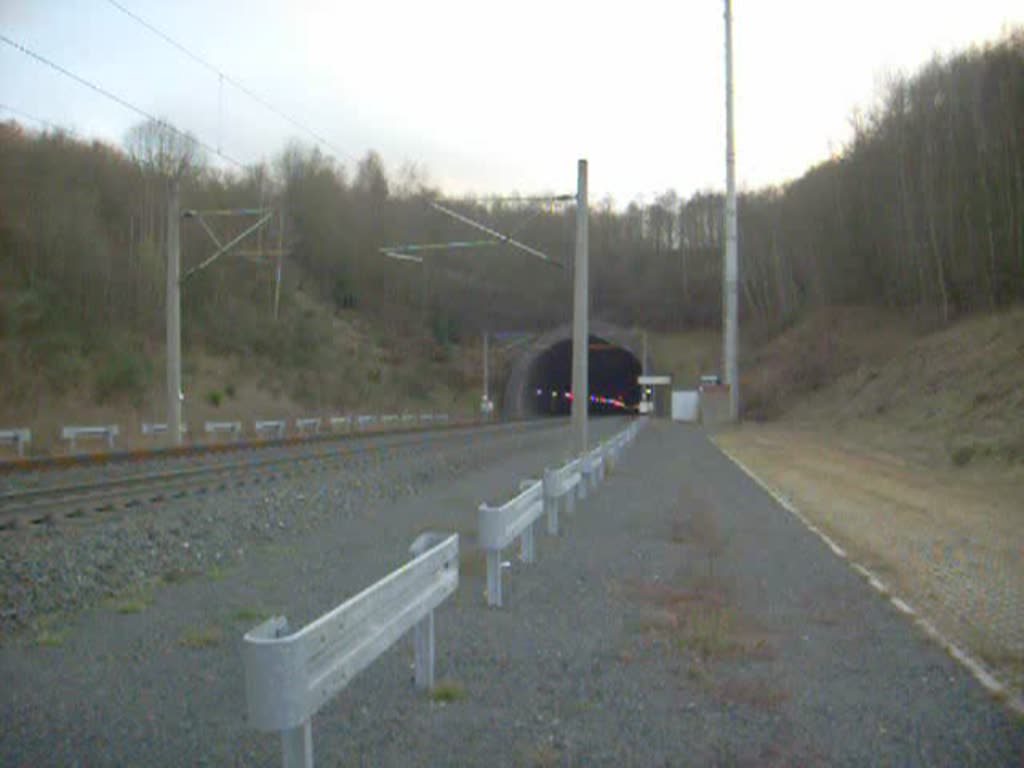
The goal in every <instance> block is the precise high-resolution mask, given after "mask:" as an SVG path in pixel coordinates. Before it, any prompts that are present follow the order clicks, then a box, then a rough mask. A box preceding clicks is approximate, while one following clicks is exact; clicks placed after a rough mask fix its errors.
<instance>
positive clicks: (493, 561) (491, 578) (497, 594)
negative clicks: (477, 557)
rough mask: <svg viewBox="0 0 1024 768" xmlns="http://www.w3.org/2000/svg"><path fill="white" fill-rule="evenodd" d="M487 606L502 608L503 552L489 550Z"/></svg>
mask: <svg viewBox="0 0 1024 768" xmlns="http://www.w3.org/2000/svg"><path fill="white" fill-rule="evenodd" d="M487 604H488V605H491V606H494V607H496V608H501V550H500V549H488V550H487Z"/></svg>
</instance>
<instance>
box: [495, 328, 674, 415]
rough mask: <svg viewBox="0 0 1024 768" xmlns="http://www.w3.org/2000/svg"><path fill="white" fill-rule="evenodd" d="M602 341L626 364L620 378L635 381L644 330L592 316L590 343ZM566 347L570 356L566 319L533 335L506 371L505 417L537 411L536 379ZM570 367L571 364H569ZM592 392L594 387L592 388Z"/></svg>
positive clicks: (592, 372)
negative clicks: (613, 348)
mask: <svg viewBox="0 0 1024 768" xmlns="http://www.w3.org/2000/svg"><path fill="white" fill-rule="evenodd" d="M594 342H604V343H605V344H608V345H611V346H612V347H615V348H616V349H617V350H618V351H620V352H621V353H622V354H621V355H620V356H619V358H617V360H616V361H615V363H614V364H616V365H624V366H628V371H625V372H623V374H624V375H623V378H625V377H626V376H628V377H629V378H631V379H632V384H633V385H635V383H636V381H635V379H636V375H639V372H640V371H641V369H642V361H643V334H642V333H641V332H639V331H631V330H628V329H626V328H623V327H621V326H618V325H615V324H613V323H608V322H604V321H602V320H598V319H594V318H592V319H591V321H590V343H594ZM559 350H564V351H566V352H567V353H568V354H569V355H570V357H571V350H572V324H571V323H565V324H564V325H561V326H559V327H557V328H554V329H552V330H550V331H547V332H546V333H544V334H542V335H541V336H539V337H537V338H536V339H534V341H533V342H531V343H530V344H529V346H527V347H526V348H525V349H524V350H523V351H522V352H521V353H520V355H519V357H518V358H517V359H516V361H515V363H514V364H513V365H512V369H511V371H510V372H509V377H508V380H507V381H506V382H505V388H504V402H503V405H504V408H503V410H504V414H505V416H506V418H511V419H523V418H529V417H531V416H534V415H537V414H538V413H539V412H540V411H539V409H538V408H537V400H536V399H537V394H536V389H537V387H536V383H537V381H538V376H539V375H541V374H542V373H543V368H544V366H545V365H550V364H551V356H552V355H555V354H557V353H558V352H559ZM595 360H596V356H595V355H594V354H591V357H590V370H589V379H590V381H591V382H594V381H595V378H596V377H595ZM647 364H648V369H649V370H653V369H654V362H653V360H652V359H651V356H650V353H648V357H647ZM570 370H571V368H570ZM591 391H592V392H593V391H594V389H593V387H592V388H591Z"/></svg>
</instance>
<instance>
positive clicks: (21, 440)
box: [0, 429, 32, 456]
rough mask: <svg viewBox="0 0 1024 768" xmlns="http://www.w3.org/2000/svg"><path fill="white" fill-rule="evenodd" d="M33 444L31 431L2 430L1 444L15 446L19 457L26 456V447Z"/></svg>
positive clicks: (0, 433)
mask: <svg viewBox="0 0 1024 768" xmlns="http://www.w3.org/2000/svg"><path fill="white" fill-rule="evenodd" d="M31 442H32V430H31V429H0V443H7V444H8V445H13V446H14V450H15V451H17V452H18V455H19V456H24V455H25V446H27V445H29V444H30V443H31Z"/></svg>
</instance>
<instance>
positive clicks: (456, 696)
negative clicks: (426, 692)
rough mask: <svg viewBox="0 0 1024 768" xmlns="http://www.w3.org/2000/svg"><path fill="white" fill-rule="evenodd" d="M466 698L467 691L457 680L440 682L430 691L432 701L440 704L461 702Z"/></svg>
mask: <svg viewBox="0 0 1024 768" xmlns="http://www.w3.org/2000/svg"><path fill="white" fill-rule="evenodd" d="M464 698H466V689H465V688H464V687H463V686H462V683H460V682H458V681H457V680H439V681H437V682H436V683H435V684H434V687H433V688H431V689H430V700H431V701H438V702H451V701H461V700H462V699H464Z"/></svg>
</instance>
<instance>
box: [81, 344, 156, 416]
mask: <svg viewBox="0 0 1024 768" xmlns="http://www.w3.org/2000/svg"><path fill="white" fill-rule="evenodd" d="M149 379H150V368H149V361H147V360H146V358H144V357H143V356H142V355H140V354H137V353H135V352H132V351H131V350H127V349H113V350H111V351H110V352H108V353H107V355H106V356H104V358H103V359H102V361H101V362H100V366H99V370H98V371H97V373H96V382H95V397H96V402H97V403H100V404H103V403H106V402H109V401H111V400H113V399H115V398H117V397H124V396H128V397H131V398H132V399H133V400H136V401H138V400H140V399H141V398H142V395H143V394H144V393H145V391H146V386H147V384H148V383H149Z"/></svg>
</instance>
